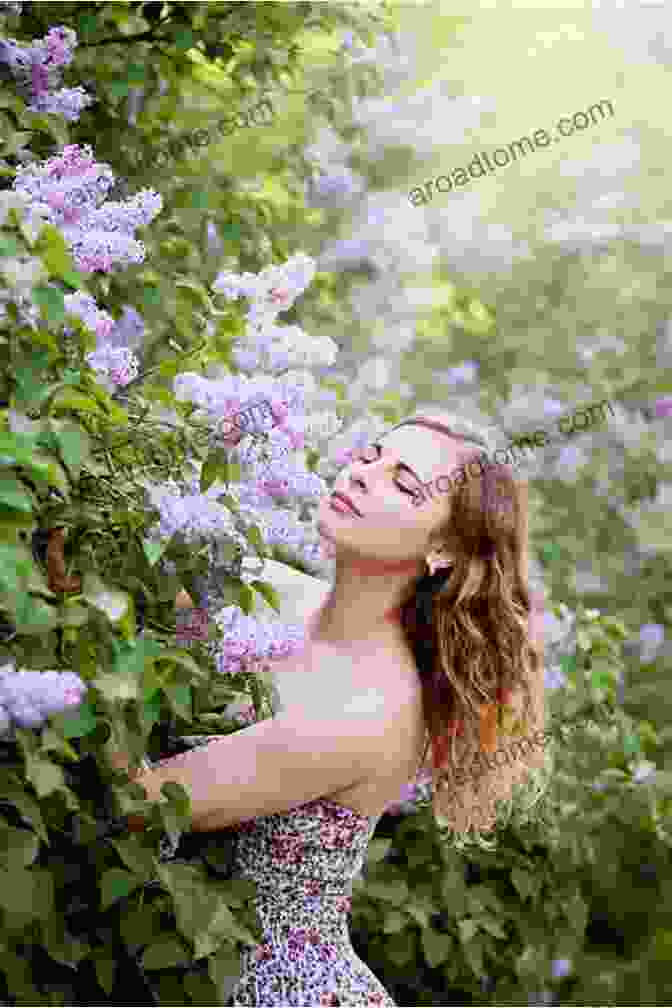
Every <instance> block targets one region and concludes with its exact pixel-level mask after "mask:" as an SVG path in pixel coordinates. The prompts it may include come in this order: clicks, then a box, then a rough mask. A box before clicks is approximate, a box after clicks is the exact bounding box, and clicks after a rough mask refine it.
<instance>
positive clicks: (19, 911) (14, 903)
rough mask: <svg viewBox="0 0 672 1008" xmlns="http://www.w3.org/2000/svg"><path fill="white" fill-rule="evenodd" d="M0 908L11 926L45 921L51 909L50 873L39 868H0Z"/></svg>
mask: <svg viewBox="0 0 672 1008" xmlns="http://www.w3.org/2000/svg"><path fill="white" fill-rule="evenodd" d="M0 907H2V908H3V909H4V910H5V911H6V913H7V914H8V916H9V920H10V921H11V920H12V918H14V923H18V922H19V921H21V920H24V921H25V922H26V923H28V922H29V921H31V920H36V919H42V920H44V919H45V918H47V917H48V916H49V914H50V913H51V912H52V910H53V907H54V881H53V877H52V875H51V873H50V872H49V871H47V870H46V869H40V868H31V869H19V868H13V869H12V871H6V870H5V869H4V868H0ZM5 923H6V922H5Z"/></svg>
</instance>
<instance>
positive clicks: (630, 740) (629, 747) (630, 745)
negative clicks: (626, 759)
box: [623, 735, 642, 756]
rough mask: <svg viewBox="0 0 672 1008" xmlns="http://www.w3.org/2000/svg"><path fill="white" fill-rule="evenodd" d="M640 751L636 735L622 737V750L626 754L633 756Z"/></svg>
mask: <svg viewBox="0 0 672 1008" xmlns="http://www.w3.org/2000/svg"><path fill="white" fill-rule="evenodd" d="M641 751H642V747H641V745H640V741H639V739H638V738H637V736H636V735H627V736H626V737H625V738H624V739H623V752H624V753H625V755H626V756H634V755H635V754H637V753H641Z"/></svg>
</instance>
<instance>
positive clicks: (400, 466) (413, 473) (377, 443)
mask: <svg viewBox="0 0 672 1008" xmlns="http://www.w3.org/2000/svg"><path fill="white" fill-rule="evenodd" d="M372 444H373V447H374V448H380V450H381V452H382V451H383V450H384V449H383V446H382V444H381V443H380V441H373V442H372ZM397 469H403V470H404V472H409V473H410V474H411V476H412V477H413V478H414V479H416V480H417V481H418V483H419V484H420V486H424V483H423V482H422V480H421V479H420V477H419V476H418V474H417V473H416V471H415V470H414V469H411V467H410V466H409V465H406V463H405V462H397Z"/></svg>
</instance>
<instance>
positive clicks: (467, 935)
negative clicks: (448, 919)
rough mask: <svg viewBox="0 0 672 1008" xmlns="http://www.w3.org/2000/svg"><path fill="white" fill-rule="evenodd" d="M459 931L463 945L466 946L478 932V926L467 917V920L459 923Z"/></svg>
mask: <svg viewBox="0 0 672 1008" xmlns="http://www.w3.org/2000/svg"><path fill="white" fill-rule="evenodd" d="M457 929H458V931H459V932H460V941H461V942H462V944H463V945H466V944H467V943H468V942H470V941H471V939H472V938H473V937H474V935H475V934H476V932H477V931H478V925H477V924H476V922H475V921H473V920H471V919H470V918H469V917H467V918H466V919H465V920H461V921H458V922H457Z"/></svg>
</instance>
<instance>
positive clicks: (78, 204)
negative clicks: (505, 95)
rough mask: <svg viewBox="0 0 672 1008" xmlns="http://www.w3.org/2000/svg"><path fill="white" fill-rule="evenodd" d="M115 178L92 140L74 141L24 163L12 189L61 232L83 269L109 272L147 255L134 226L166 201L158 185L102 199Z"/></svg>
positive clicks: (152, 215) (142, 223) (146, 221)
mask: <svg viewBox="0 0 672 1008" xmlns="http://www.w3.org/2000/svg"><path fill="white" fill-rule="evenodd" d="M113 184H114V174H113V172H112V170H111V168H110V166H109V165H106V164H99V163H97V162H96V161H95V159H94V156H93V153H92V151H91V148H90V147H89V146H86V147H79V146H78V145H77V144H70V145H68V146H67V147H64V148H63V150H62V151H61V152H60V153H59V154H57V155H55V156H54V157H52V158H49V159H48V160H47V161H44V162H42V163H41V164H39V165H34V164H31V165H25V166H24V167H22V168H20V169H19V171H18V172H17V174H16V178H15V180H14V185H13V189H14V191H15V192H17V193H20V194H22V195H23V196H24V197H27V198H28V199H29V201H30V202H31V204H32V205H33V209H34V210H36V211H39V212H40V213H41V214H42V215H43V216H44V218H45V219H46V220H48V221H49V222H50V223H52V224H53V225H54V226H55V227H57V228H58V229H59V230H60V231H61V232H62V234H63V236H64V238H65V240H66V241H67V243H68V245H69V247H70V250H71V252H72V254H73V258H74V261H75V264H76V266H77V268H78V269H80V270H82V271H83V272H85V273H93V272H94V271H96V270H99V271H101V272H103V273H108V272H109V271H110V270H111V269H112V267H113V266H118V265H127V264H130V263H141V262H143V261H144V258H145V246H144V244H143V243H142V242H141V241H138V240H136V239H135V237H134V235H133V232H134V230H135V229H136V228H138V227H145V226H146V225H147V224H149V223H150V221H152V220H153V219H154V218H155V217H156V215H157V214H158V213H159V211H160V210H161V208H162V205H163V201H162V198H161V196H160V195H159V193H157V192H155V191H154V190H153V189H143V190H142V191H141V192H139V193H136V195H135V196H132V197H131V198H130V199H128V200H125V201H124V202H117V201H114V200H110V201H107V202H103V201H104V200H105V197H106V196H107V193H108V192H109V190H110V189H111V188H112V185H113Z"/></svg>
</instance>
